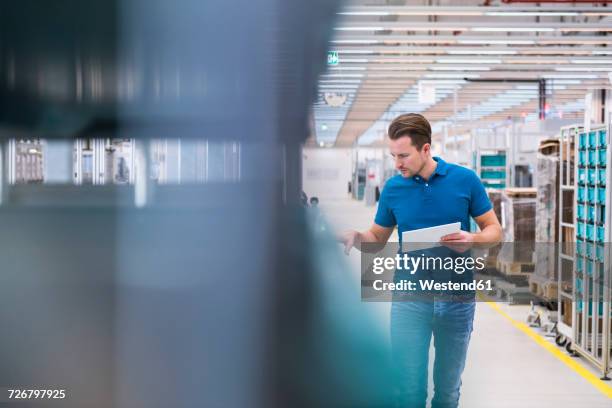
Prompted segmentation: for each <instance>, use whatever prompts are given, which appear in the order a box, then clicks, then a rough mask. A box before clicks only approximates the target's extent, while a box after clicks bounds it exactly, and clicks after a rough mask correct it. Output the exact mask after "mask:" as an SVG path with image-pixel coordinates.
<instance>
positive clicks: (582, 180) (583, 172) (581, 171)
mask: <svg viewBox="0 0 612 408" xmlns="http://www.w3.org/2000/svg"><path fill="white" fill-rule="evenodd" d="M586 182H587V169H585V168H583V167H581V168H578V184H586Z"/></svg>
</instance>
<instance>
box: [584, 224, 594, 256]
mask: <svg viewBox="0 0 612 408" xmlns="http://www.w3.org/2000/svg"><path fill="white" fill-rule="evenodd" d="M585 230H586V239H588V240H589V241H593V240H594V239H595V232H594V231H593V230H594V228H593V225H591V224H587V225H586V228H585ZM590 253H591V251H589V246H588V245H587V255H590Z"/></svg>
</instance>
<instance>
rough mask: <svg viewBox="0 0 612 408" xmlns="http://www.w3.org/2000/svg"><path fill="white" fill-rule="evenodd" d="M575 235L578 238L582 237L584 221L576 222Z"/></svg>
mask: <svg viewBox="0 0 612 408" xmlns="http://www.w3.org/2000/svg"><path fill="white" fill-rule="evenodd" d="M576 236H577V237H578V238H579V239H584V223H582V222H577V223H576Z"/></svg>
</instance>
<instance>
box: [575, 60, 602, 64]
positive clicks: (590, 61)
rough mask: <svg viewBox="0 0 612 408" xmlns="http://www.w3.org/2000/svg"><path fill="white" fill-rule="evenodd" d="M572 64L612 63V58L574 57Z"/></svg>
mask: <svg viewBox="0 0 612 408" xmlns="http://www.w3.org/2000/svg"><path fill="white" fill-rule="evenodd" d="M571 63H572V64H612V60H604V59H573V60H571Z"/></svg>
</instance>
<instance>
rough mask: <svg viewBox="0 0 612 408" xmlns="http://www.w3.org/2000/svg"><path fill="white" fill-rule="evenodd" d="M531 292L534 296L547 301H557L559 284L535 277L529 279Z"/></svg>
mask: <svg viewBox="0 0 612 408" xmlns="http://www.w3.org/2000/svg"><path fill="white" fill-rule="evenodd" d="M529 290H530V291H531V293H533V294H534V295H536V296H538V297H541V298H543V299H546V300H557V297H558V296H557V294H558V285H557V282H555V281H552V280H546V279H542V278H540V277H536V276H534V275H532V276H530V277H529Z"/></svg>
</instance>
